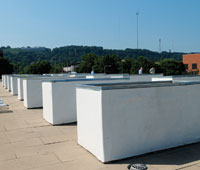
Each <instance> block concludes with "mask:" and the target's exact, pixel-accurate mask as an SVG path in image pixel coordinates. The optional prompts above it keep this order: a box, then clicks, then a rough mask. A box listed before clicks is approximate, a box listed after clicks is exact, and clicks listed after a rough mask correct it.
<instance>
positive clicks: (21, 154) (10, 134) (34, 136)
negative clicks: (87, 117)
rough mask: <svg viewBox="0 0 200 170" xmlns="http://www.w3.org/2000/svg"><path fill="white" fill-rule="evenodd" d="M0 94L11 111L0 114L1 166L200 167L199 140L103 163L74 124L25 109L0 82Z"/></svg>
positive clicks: (72, 169) (11, 169)
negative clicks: (79, 139) (83, 141)
mask: <svg viewBox="0 0 200 170" xmlns="http://www.w3.org/2000/svg"><path fill="white" fill-rule="evenodd" d="M0 98H1V99H3V101H4V103H6V104H8V105H9V108H8V109H9V110H10V111H11V112H2V113H1V114H0V169H2V170H30V169H31V170H55V169H56V170H122V169H124V170H126V169H127V166H128V165H129V164H131V163H144V164H147V167H148V170H163V169H166V170H170V169H179V168H183V170H188V169H191V170H192V169H200V152H199V148H200V143H196V144H192V145H187V146H184V147H178V148H174V149H169V150H165V151H159V152H155V153H151V154H146V155H143V156H138V157H133V158H129V159H125V160H121V161H116V162H112V163H108V164H103V163H101V162H99V161H98V160H97V159H96V158H95V157H94V156H93V155H92V154H90V153H89V152H88V151H86V150H85V149H83V148H82V147H81V146H79V145H78V144H77V125H76V124H68V125H62V126H52V125H50V124H49V123H48V122H46V121H45V120H44V119H43V118H42V109H29V110H27V109H26V108H25V107H24V106H23V102H22V101H19V100H18V99H17V97H16V96H12V95H11V94H10V93H9V92H8V91H7V90H5V89H4V88H3V87H2V86H1V85H0ZM169 137H170V136H169Z"/></svg>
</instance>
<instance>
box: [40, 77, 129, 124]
mask: <svg viewBox="0 0 200 170" xmlns="http://www.w3.org/2000/svg"><path fill="white" fill-rule="evenodd" d="M128 81H129V78H102V79H98V78H92V79H74V80H66V81H59V80H55V81H47V82H43V83H42V89H43V90H42V92H43V117H44V119H45V120H47V121H48V122H49V123H51V124H53V125H58V124H66V123H72V122H76V121H77V114H76V85H77V84H86V83H98V82H101V83H106V82H107V83H108V82H110V83H114V82H128Z"/></svg>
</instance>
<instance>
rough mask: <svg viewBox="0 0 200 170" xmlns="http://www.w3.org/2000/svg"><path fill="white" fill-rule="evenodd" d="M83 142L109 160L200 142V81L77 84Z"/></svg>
mask: <svg viewBox="0 0 200 170" xmlns="http://www.w3.org/2000/svg"><path fill="white" fill-rule="evenodd" d="M76 95H77V121H78V127H77V128H78V143H79V144H80V145H81V146H83V147H84V148H85V149H87V150H88V151H89V152H91V153H92V154H94V155H95V156H96V157H97V158H98V159H99V160H100V161H102V162H109V161H113V160H118V159H124V158H128V157H132V156H136V155H140V154H145V153H149V152H154V151H158V150H162V149H168V148H172V147H176V146H181V145H185V144H190V143H194V142H198V141H200V124H199V117H200V112H199V110H200V105H199V100H198V99H199V96H200V82H195V83H194V82H193V83H192V82H190V83H169V82H163V84H162V83H160V84H159V83H158V84H155V82H153V83H152V84H143V83H142V84H130V83H129V84H125V83H124V85H117V84H116V85H114V84H107V85H106V84H95V85H82V86H80V87H78V88H77V91H76Z"/></svg>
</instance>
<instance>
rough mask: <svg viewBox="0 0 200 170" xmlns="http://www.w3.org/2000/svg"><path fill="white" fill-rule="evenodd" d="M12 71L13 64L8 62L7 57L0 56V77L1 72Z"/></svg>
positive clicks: (10, 72)
mask: <svg viewBox="0 0 200 170" xmlns="http://www.w3.org/2000/svg"><path fill="white" fill-rule="evenodd" d="M12 73H13V65H12V64H10V62H9V60H8V59H5V58H4V57H0V78H1V76H2V74H12Z"/></svg>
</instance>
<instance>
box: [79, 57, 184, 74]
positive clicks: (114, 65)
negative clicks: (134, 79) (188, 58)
mask: <svg viewBox="0 0 200 170" xmlns="http://www.w3.org/2000/svg"><path fill="white" fill-rule="evenodd" d="M141 67H143V68H144V70H143V73H144V74H149V70H150V68H152V67H154V68H155V70H156V73H164V75H182V74H186V70H185V67H184V65H183V63H182V62H181V61H178V60H175V59H163V60H160V61H158V62H155V61H153V60H150V59H148V58H146V57H143V56H140V57H138V58H136V59H132V58H129V57H126V58H124V59H121V58H119V57H118V56H117V55H106V56H97V55H96V54H87V55H84V56H83V57H82V61H81V63H80V64H79V66H78V68H77V69H76V71H77V72H79V73H90V72H91V71H92V70H93V71H94V72H95V73H108V74H113V73H129V74H138V70H139V69H140V68H141Z"/></svg>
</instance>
